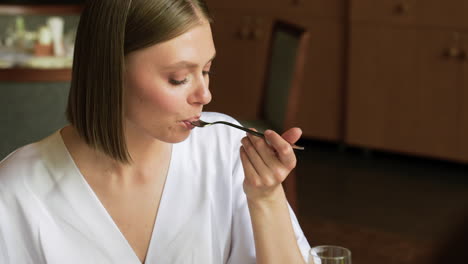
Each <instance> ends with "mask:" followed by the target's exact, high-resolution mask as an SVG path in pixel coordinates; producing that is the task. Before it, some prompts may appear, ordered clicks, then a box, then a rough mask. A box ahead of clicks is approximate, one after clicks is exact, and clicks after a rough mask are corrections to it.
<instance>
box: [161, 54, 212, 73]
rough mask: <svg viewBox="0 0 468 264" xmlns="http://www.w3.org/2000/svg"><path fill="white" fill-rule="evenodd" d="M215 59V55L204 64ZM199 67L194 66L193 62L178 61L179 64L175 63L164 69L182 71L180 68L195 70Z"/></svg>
mask: <svg viewBox="0 0 468 264" xmlns="http://www.w3.org/2000/svg"><path fill="white" fill-rule="evenodd" d="M215 57H216V53H215V54H214V55H213V57H211V59H210V60H209V61H208V62H207V63H206V64H208V63H210V62H212V61H213V60H214V58H215ZM198 66H199V65H198V64H196V63H193V62H190V61H179V62H176V63H174V64H171V65H169V66H167V67H164V69H165V70H170V69H182V68H189V69H190V68H197V67H198Z"/></svg>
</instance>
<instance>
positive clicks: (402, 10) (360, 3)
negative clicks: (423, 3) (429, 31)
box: [350, 0, 415, 24]
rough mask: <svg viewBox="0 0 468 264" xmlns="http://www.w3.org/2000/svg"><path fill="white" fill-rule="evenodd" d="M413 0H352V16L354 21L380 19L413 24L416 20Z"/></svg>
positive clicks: (381, 20) (380, 20)
mask: <svg viewBox="0 0 468 264" xmlns="http://www.w3.org/2000/svg"><path fill="white" fill-rule="evenodd" d="M410 1H412V0H407V1H405V0H379V1H375V0H351V1H350V17H351V20H353V21H379V22H390V23H404V24H411V23H414V21H415V14H414V6H413V5H411V4H410Z"/></svg>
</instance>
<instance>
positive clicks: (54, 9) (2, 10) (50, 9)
mask: <svg viewBox="0 0 468 264" xmlns="http://www.w3.org/2000/svg"><path fill="white" fill-rule="evenodd" d="M82 10H83V6H82V5H0V14H7V15H23V14H61V15H66V14H79V13H81V11H82Z"/></svg>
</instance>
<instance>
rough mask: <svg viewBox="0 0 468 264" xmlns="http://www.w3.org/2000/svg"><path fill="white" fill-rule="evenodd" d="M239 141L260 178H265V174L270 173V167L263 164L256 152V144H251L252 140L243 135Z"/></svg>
mask: <svg viewBox="0 0 468 264" xmlns="http://www.w3.org/2000/svg"><path fill="white" fill-rule="evenodd" d="M241 143H242V146H243V147H244V150H245V153H246V154H247V156H248V158H249V160H250V162H251V164H252V165H253V167H254V168H255V171H256V172H257V174H258V175H259V176H260V177H261V178H262V179H265V175H270V174H271V173H270V169H269V168H268V166H267V165H266V164H265V162H264V161H263V159H262V157H260V155H259V153H258V152H257V151H258V150H257V148H256V146H255V145H254V144H253V142H252V140H251V139H250V138H249V137H244V138H243V139H242V140H241Z"/></svg>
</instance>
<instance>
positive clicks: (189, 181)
mask: <svg viewBox="0 0 468 264" xmlns="http://www.w3.org/2000/svg"><path fill="white" fill-rule="evenodd" d="M202 119H203V120H206V121H214V120H226V121H230V122H236V121H235V120H233V119H232V118H230V117H228V116H225V115H222V114H217V113H203V116H202ZM244 135H245V133H244V132H242V131H240V130H237V129H233V128H230V127H227V126H223V125H216V126H211V127H207V128H202V129H201V128H195V129H194V130H193V131H192V133H191V135H190V137H189V138H188V139H187V140H185V141H184V142H181V143H178V144H175V145H174V146H173V150H172V158H171V163H170V169H169V172H168V176H167V180H166V183H165V187H164V191H163V195H162V198H161V202H160V208H159V211H158V215H157V219H156V222H155V225H154V230H153V234H152V239H151V242H150V246H149V250H148V254H147V259H146V263H147V264H154V263H157V264H166V263H167V264H182V263H184V264H185V263H197V264H198V263H200V264H209V263H212V264H219V263H228V264H248V263H255V247H254V241H253V234H252V228H251V222H250V216H249V211H248V207H247V202H246V198H245V194H244V192H243V189H242V182H243V178H244V175H243V169H242V164H241V161H240V158H239V148H240V139H241V138H242V137H243V136H244ZM290 214H291V219H292V222H293V225H294V230H295V233H296V238H297V242H298V244H299V246H300V249H301V252H302V254H303V256H304V258H307V252H308V250H309V249H310V246H309V244H308V242H307V240H306V238H305V237H304V235H303V233H302V231H301V228H300V227H299V224H298V222H297V219H296V217H295V215H294V213H293V212H292V210H290ZM0 263H2V264H27V263H34V264H41V263H51V264H55V263H60V264H62V263H99V264H105V263H112V264H115V263H125V264H133V263H134V264H137V263H140V261H139V259H138V257H137V256H136V254H135V253H134V251H133V250H132V248H131V247H130V245H129V244H128V242H127V241H126V239H125V237H124V236H123V235H122V233H121V232H120V231H119V229H118V227H117V226H116V224H115V223H114V222H113V220H112V218H111V217H110V215H109V214H108V213H107V211H106V210H105V208H104V207H103V205H102V204H101V203H100V201H99V200H98V198H97V196H96V195H95V194H94V192H93V191H92V189H91V188H90V186H89V185H88V184H87V182H86V180H85V179H84V177H83V176H82V175H81V174H80V172H79V170H78V169H77V167H76V165H75V163H74V162H73V160H72V158H71V156H70V154H69V153H68V151H67V149H66V147H65V145H64V143H63V140H62V137H61V136H60V133H59V131H57V132H56V133H54V134H53V135H51V136H49V137H48V138H46V139H44V140H42V141H39V142H37V143H34V144H31V145H28V146H25V147H23V148H20V149H19V150H17V151H15V152H13V153H12V154H10V156H9V157H7V158H6V159H5V160H3V161H2V162H1V163H0Z"/></svg>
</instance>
